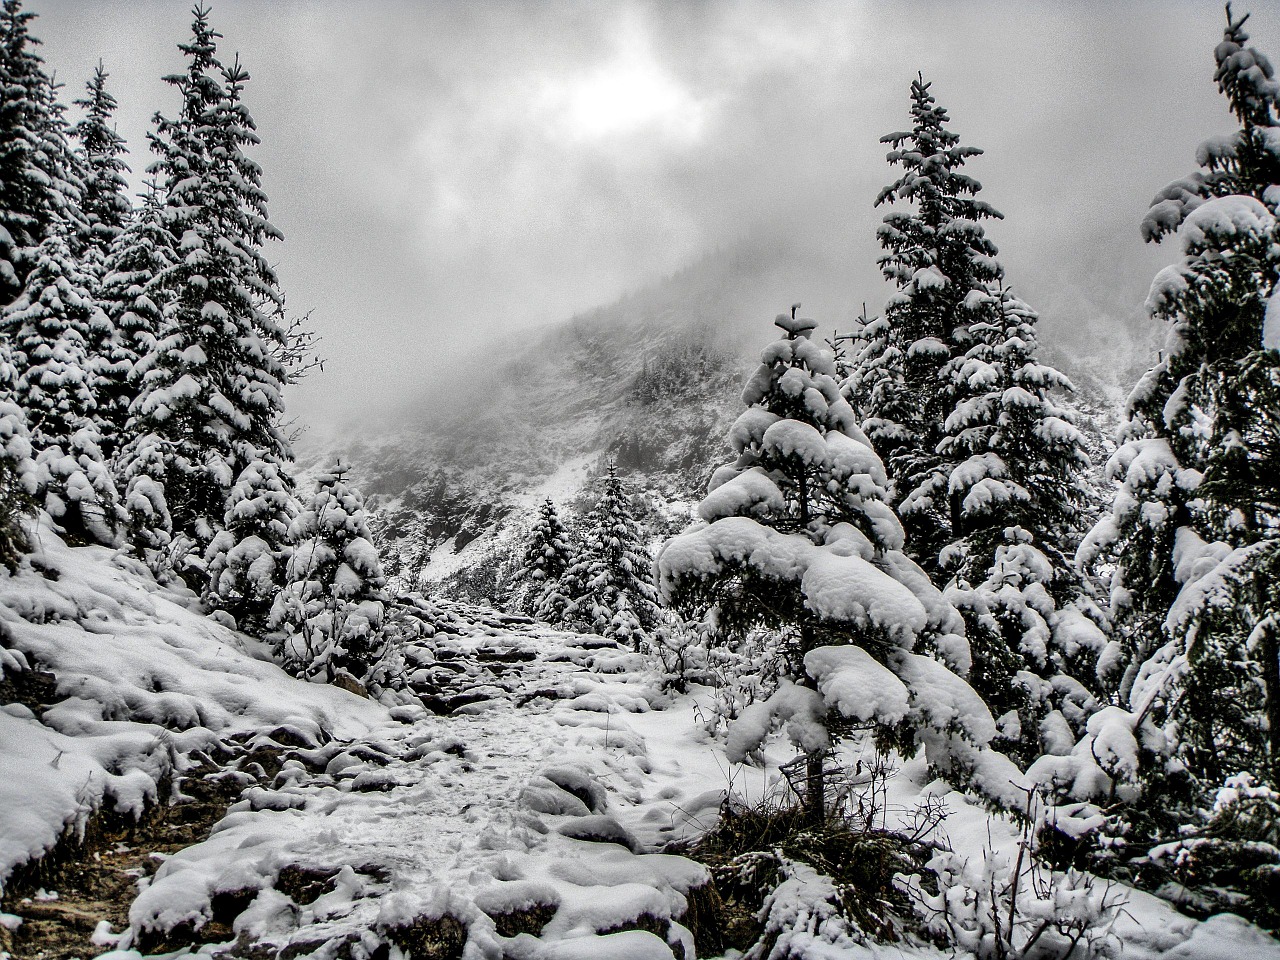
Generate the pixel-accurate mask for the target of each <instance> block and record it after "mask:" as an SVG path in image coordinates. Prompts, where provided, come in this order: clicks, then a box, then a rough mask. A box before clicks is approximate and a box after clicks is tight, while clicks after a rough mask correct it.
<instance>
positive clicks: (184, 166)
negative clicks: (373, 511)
mask: <svg viewBox="0 0 1280 960" xmlns="http://www.w3.org/2000/svg"><path fill="white" fill-rule="evenodd" d="M218 36H219V35H218V34H217V33H215V32H214V31H213V29H212V27H211V26H210V24H209V17H208V11H207V10H206V9H204V8H203V7H197V8H196V10H195V22H194V24H193V37H192V40H191V41H190V42H189V43H186V44H182V45H180V49H182V51H183V52H184V53H185V54H186V56H187V60H188V65H187V72H186V73H185V74H181V75H176V76H171V77H167V78H166V80H168V82H170V83H171V84H173V85H174V86H175V87H177V88H178V90H179V91H180V92H181V93H182V95H183V107H182V111H181V113H180V114H179V116H178V118H177V119H174V120H169V119H165V118H164V117H160V116H157V118H156V124H157V132H156V134H155V135H154V136H153V138H152V146H153V149H154V150H155V151H156V152H157V153H158V154H159V156H160V159H159V160H158V161H157V163H156V164H155V165H154V166H153V167H152V168H151V171H152V172H153V173H154V174H156V175H158V176H159V178H160V180H161V186H162V189H163V190H164V192H165V205H164V208H163V211H162V213H161V216H162V218H163V221H164V223H165V226H166V227H167V228H168V231H169V234H170V236H171V237H172V238H173V239H174V246H175V248H176V253H177V257H176V259H175V260H174V261H173V262H172V263H171V264H169V265H168V266H167V268H166V269H165V270H164V272H163V273H162V274H160V276H159V277H157V278H156V280H155V284H154V288H149V289H148V291H147V292H148V294H149V295H151V294H152V289H157V290H158V295H151V299H152V302H156V301H157V300H159V301H162V302H163V307H162V309H163V310H164V317H163V322H162V325H161V328H160V330H159V331H158V332H157V339H156V343H155V345H154V347H153V348H152V349H151V351H150V352H149V353H148V355H147V356H146V357H144V358H143V359H142V360H141V361H140V362H139V363H138V366H137V368H136V375H137V377H138V382H139V394H138V396H137V398H136V399H135V401H134V403H133V405H132V407H131V414H132V416H131V420H130V426H129V433H130V435H131V436H130V440H129V443H128V445H127V446H126V448H125V449H124V451H123V453H122V455H121V462H122V471H121V472H122V474H123V476H124V477H125V478H126V479H127V481H128V483H129V493H128V501H129V505H130V508H131V509H132V508H133V506H134V504H135V498H134V497H133V492H134V483H135V480H137V481H138V482H139V483H142V484H143V485H144V486H145V487H146V492H147V493H149V494H152V496H148V497H146V498H145V499H146V501H147V502H149V503H151V504H152V506H153V507H154V508H155V509H153V510H152V511H151V513H152V515H153V516H159V515H163V514H164V513H167V515H168V517H169V518H170V522H171V524H172V527H173V529H174V531H175V532H179V533H181V534H182V535H183V540H184V542H189V543H190V545H191V551H192V552H191V556H190V557H189V558H188V559H189V560H190V559H194V558H198V557H199V556H200V555H202V554H204V553H205V551H206V548H207V547H208V545H209V544H210V542H211V541H213V539H214V537H215V536H216V534H217V532H218V531H219V530H220V529H221V528H222V527H223V524H224V517H225V515H226V514H227V513H228V510H229V508H230V507H231V505H232V504H231V500H232V497H231V492H232V488H233V486H234V484H235V483H236V481H237V478H239V477H241V475H242V474H243V472H244V471H245V469H246V468H247V467H248V466H250V465H251V464H255V463H259V462H261V463H263V464H266V465H269V466H270V467H271V468H273V473H274V476H276V477H278V478H279V479H280V482H281V483H283V484H285V486H286V487H288V485H289V483H290V481H289V479H288V474H287V472H286V471H285V470H284V469H283V465H284V464H286V463H287V462H288V461H290V459H291V452H290V450H289V445H288V442H287V441H286V439H285V437H284V436H283V434H282V433H281V430H280V426H279V419H280V415H281V412H282V410H283V400H282V397H281V385H282V382H283V381H284V379H285V375H286V374H285V371H284V368H283V366H282V364H281V362H280V360H279V353H280V350H281V349H282V348H283V346H284V340H285V336H284V332H283V331H282V329H281V328H280V326H279V324H278V323H277V321H276V316H277V315H278V311H279V308H280V307H281V306H282V302H283V301H282V298H281V295H280V292H279V290H278V287H277V281H276V277H275V273H274V272H273V271H272V269H271V267H270V266H269V265H268V263H267V261H266V259H265V258H264V256H263V254H262V247H263V245H264V244H265V243H266V241H267V240H270V239H278V238H279V236H280V234H279V232H278V231H276V229H275V228H274V227H273V226H272V225H271V224H270V222H269V221H268V220H267V211H266V196H265V194H264V193H263V191H262V188H261V171H260V169H259V168H258V166H257V165H256V164H255V163H253V162H252V161H251V160H250V159H249V158H248V157H247V156H246V155H245V152H244V149H245V148H246V147H248V146H251V145H253V144H256V143H257V142H258V137H257V134H256V133H255V132H254V124H253V120H252V118H251V117H250V116H249V113H248V111H247V110H246V109H245V106H244V104H243V102H242V100H241V94H242V91H243V87H244V83H245V81H246V80H247V79H248V74H247V73H245V71H244V70H243V69H242V68H241V67H240V65H239V63H238V62H237V63H236V64H234V65H233V66H232V67H230V68H225V69H224V68H223V67H222V66H221V64H219V62H218V61H217V59H216V56H215V54H216V39H217V37H218ZM142 478H145V479H142ZM155 494H159V495H161V496H162V497H163V504H161V505H157V504H156V503H155V496H154V495H155ZM160 507H163V509H160ZM154 533H155V538H154V539H160V540H162V539H164V537H165V535H166V533H167V531H164V530H160V531H155V532H154ZM256 535H257V534H255V536H256ZM278 546H279V544H273V547H278ZM183 572H184V573H185V574H186V575H187V576H190V577H194V578H195V579H196V580H199V578H200V576H201V573H202V565H201V564H200V563H198V562H196V563H187V564H186V565H185V566H184V568H183Z"/></svg>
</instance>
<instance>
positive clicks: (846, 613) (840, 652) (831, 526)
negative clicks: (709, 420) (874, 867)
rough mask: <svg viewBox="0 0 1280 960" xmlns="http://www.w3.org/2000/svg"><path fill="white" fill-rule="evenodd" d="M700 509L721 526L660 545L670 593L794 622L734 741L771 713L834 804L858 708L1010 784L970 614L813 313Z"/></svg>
mask: <svg viewBox="0 0 1280 960" xmlns="http://www.w3.org/2000/svg"><path fill="white" fill-rule="evenodd" d="M777 325H778V326H779V327H780V328H781V329H782V331H783V333H784V336H783V338H782V339H780V340H777V341H776V342H774V343H772V344H771V345H770V346H769V347H767V348H766V349H765V351H764V353H763V356H762V357H761V365H760V367H759V369H758V370H757V371H756V373H755V374H754V375H753V376H752V377H751V379H750V380H749V381H748V383H747V386H746V388H745V389H744V391H743V401H744V402H745V403H746V404H747V410H746V411H745V412H744V413H743V414H742V415H741V416H740V417H739V418H738V420H737V422H736V423H735V424H734V426H733V428H732V430H731V431H730V434H729V441H730V444H731V445H732V447H733V449H734V450H735V451H736V452H737V459H736V460H735V461H734V462H733V463H732V464H730V465H726V466H723V467H721V468H720V469H718V470H717V471H716V472H715V474H714V475H713V476H712V478H711V485H710V492H709V493H708V495H707V497H706V498H705V499H704V500H703V501H702V503H701V505H700V506H699V508H698V512H699V515H700V517H701V518H702V520H704V521H705V526H702V527H700V528H697V529H694V530H692V531H690V532H688V533H684V534H681V535H679V536H676V537H673V538H672V539H670V540H668V541H667V542H666V543H665V544H664V545H663V547H662V550H661V552H660V553H659V555H658V560H657V571H658V577H659V588H660V596H661V599H662V601H663V602H664V603H667V604H669V605H671V606H673V607H675V608H676V609H677V610H678V611H680V612H681V613H683V614H685V615H687V616H691V617H697V618H700V619H702V620H703V621H704V622H707V623H709V624H714V625H715V626H716V627H717V628H718V629H719V630H721V631H722V632H723V633H724V634H725V635H726V636H727V637H728V638H729V639H732V638H734V637H742V636H743V635H745V633H746V631H748V630H750V629H752V628H760V627H763V628H767V629H772V630H778V631H781V632H782V634H783V637H784V644H785V652H786V659H787V666H788V673H789V678H788V680H786V681H785V682H784V683H783V684H782V685H781V686H780V688H779V689H778V691H777V692H776V693H774V694H773V695H772V696H771V697H770V698H769V699H767V700H765V701H763V702H760V703H756V704H753V705H751V706H750V707H748V708H747V709H746V710H745V711H743V713H742V715H741V716H740V717H739V719H738V720H737V721H735V723H734V725H733V726H732V727H731V729H730V733H729V752H730V756H731V757H732V758H733V759H735V760H743V759H745V758H747V757H748V756H749V755H750V754H751V753H752V752H753V751H754V750H755V749H757V748H758V747H759V745H760V744H761V742H762V741H763V739H764V737H765V736H766V734H767V733H768V731H769V729H770V727H771V724H772V723H773V722H774V721H775V720H776V721H782V722H784V723H786V724H787V729H788V732H789V733H790V735H791V738H792V741H793V742H794V743H796V745H797V746H799V747H800V749H801V750H803V751H804V753H805V754H806V756H807V764H806V766H807V787H806V790H805V792H806V794H807V796H806V798H805V801H806V805H807V808H808V812H809V815H810V816H811V817H812V818H814V819H815V820H820V819H822V818H823V817H824V816H825V780H824V762H825V759H826V758H827V756H828V754H829V753H830V751H831V749H832V743H833V740H834V739H835V738H836V737H838V736H839V735H840V733H841V731H843V730H845V729H847V728H848V726H849V725H850V724H851V723H855V724H863V725H869V726H871V727H872V728H873V729H874V730H875V732H876V734H877V742H878V743H879V744H880V745H881V746H882V747H888V746H890V745H896V746H898V747H899V748H901V749H902V750H903V751H904V752H906V753H908V754H910V753H914V752H915V751H916V749H918V748H919V747H921V746H923V747H924V749H925V751H926V753H927V757H928V760H929V762H930V764H931V765H932V766H933V767H934V769H936V770H937V771H938V772H939V773H942V774H946V775H950V776H952V777H953V778H954V779H955V780H957V781H960V782H970V781H971V782H973V783H975V784H976V785H977V786H979V787H980V788H982V789H983V790H985V791H987V792H988V795H989V796H992V797H995V798H1003V799H1004V800H1005V801H1006V802H1009V803H1016V797H1012V796H1008V795H1007V791H1008V788H1009V781H1010V780H1016V779H1017V777H1018V774H1017V771H1016V769H1014V768H1013V766H1012V765H1011V764H1010V763H1009V762H1008V761H1007V760H1006V759H1004V758H1003V757H1000V756H999V754H996V753H994V752H992V751H990V750H989V749H987V744H988V743H989V741H990V740H991V738H992V737H993V736H994V735H995V732H996V730H995V724H994V722H993V721H992V719H991V716H990V714H989V712H988V711H987V708H986V707H985V706H984V705H983V703H982V701H981V700H980V699H979V697H978V696H977V694H975V693H974V692H973V690H972V689H971V688H970V687H969V686H968V684H967V683H965V681H964V680H963V679H962V675H963V674H964V673H965V672H966V671H967V670H968V668H969V648H968V644H967V643H966V641H965V639H964V636H963V630H964V624H963V622H962V620H961V618H960V616H959V614H957V613H956V611H955V609H954V608H952V607H951V606H950V605H949V604H948V603H947V602H946V601H945V600H944V598H943V597H942V595H941V593H939V592H938V590H937V589H936V588H935V587H933V585H932V584H931V583H930V582H929V578H928V577H927V576H926V575H925V574H924V572H923V571H922V570H921V569H920V567H919V566H917V565H916V564H915V563H913V562H912V561H911V560H910V559H908V558H907V556H906V555H905V554H904V553H903V552H902V551H903V546H904V538H903V531H902V526H901V524H900V523H899V521H898V519H897V517H896V516H895V514H894V512H893V510H892V508H891V507H890V506H889V504H888V503H887V493H886V490H887V486H888V478H887V476H886V474H885V469H884V466H883V464H882V463H881V461H880V458H879V457H878V456H876V454H875V451H874V450H872V448H871V445H870V443H869V442H868V440H867V438H866V436H865V435H864V434H863V432H862V431H861V429H860V428H859V427H858V424H857V418H856V416H855V414H854V412H853V410H852V409H851V408H850V406H849V405H848V403H847V402H846V401H845V400H844V398H843V397H842V396H841V394H840V390H839V387H838V386H837V384H836V380H835V372H836V371H835V366H834V364H833V362H832V359H831V356H830V355H829V354H828V353H827V352H826V351H824V350H823V349H822V348H821V347H819V346H818V345H817V344H816V343H814V342H813V341H812V339H811V334H812V332H813V329H814V326H815V324H814V322H813V321H812V320H803V319H796V318H795V317H794V311H793V315H792V316H788V315H786V314H784V315H782V316H779V317H778V319H777Z"/></svg>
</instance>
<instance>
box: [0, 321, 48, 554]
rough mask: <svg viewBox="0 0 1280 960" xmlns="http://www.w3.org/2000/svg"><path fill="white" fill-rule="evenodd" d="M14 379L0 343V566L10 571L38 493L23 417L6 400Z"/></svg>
mask: <svg viewBox="0 0 1280 960" xmlns="http://www.w3.org/2000/svg"><path fill="white" fill-rule="evenodd" d="M17 377H18V372H17V370H16V369H14V366H13V363H12V362H10V360H9V357H8V344H7V342H6V340H4V339H0V566H4V567H7V568H8V569H9V570H11V571H12V570H13V569H14V568H15V567H16V566H17V563H18V559H19V557H21V556H22V554H23V553H25V552H26V550H27V547H28V546H29V543H28V540H27V531H26V523H27V521H28V520H29V518H30V517H31V515H32V514H33V513H34V512H35V505H36V499H35V498H36V494H37V493H38V492H39V480H38V471H37V468H36V463H35V460H34V459H32V450H31V437H30V433H29V431H28V429H27V418H26V414H25V413H24V412H23V410H22V408H21V407H20V406H18V404H17V403H16V402H15V401H14V400H12V399H10V398H11V397H12V396H13V384H14V381H16V380H17Z"/></svg>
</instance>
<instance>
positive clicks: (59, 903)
mask: <svg viewBox="0 0 1280 960" xmlns="http://www.w3.org/2000/svg"><path fill="white" fill-rule="evenodd" d="M288 752H289V751H288V749H287V748H285V747H282V746H280V745H278V744H275V743H270V742H266V743H264V742H262V741H261V740H259V741H257V743H256V745H255V746H254V747H253V748H247V747H246V746H245V744H244V743H237V742H229V743H226V744H223V745H222V746H221V747H220V748H219V749H218V750H215V751H212V754H213V755H212V756H202V760H201V762H199V763H198V764H197V765H196V766H194V767H192V768H190V769H188V770H186V771H185V772H184V773H183V774H182V775H181V776H179V777H178V778H177V780H176V783H175V784H174V788H175V789H174V790H173V795H174V796H176V797H177V798H178V799H177V801H176V802H174V803H172V804H170V805H168V806H153V807H152V808H151V809H149V810H148V811H147V812H146V813H145V814H144V815H143V816H142V818H141V819H140V820H134V819H133V818H132V817H130V816H124V815H121V814H118V813H116V812H114V811H111V810H103V811H100V812H99V813H98V814H97V815H95V816H94V817H93V818H92V819H91V820H90V821H89V823H88V825H87V826H86V827H85V831H84V835H83V837H77V836H76V834H75V832H74V831H71V830H68V831H67V833H66V834H64V836H63V838H62V839H61V840H60V841H59V842H58V844H57V845H56V846H55V847H54V848H53V849H52V850H51V851H49V853H47V854H46V855H45V856H44V857H42V858H40V859H39V860H36V861H33V862H29V863H26V864H23V865H22V866H20V867H18V868H17V869H16V870H15V871H14V872H13V874H12V875H11V876H10V878H9V882H8V883H7V884H6V886H5V896H4V898H3V900H0V910H3V911H5V912H8V913H12V914H16V915H17V916H19V917H22V919H23V923H22V925H21V926H20V927H18V929H17V930H16V931H13V933H12V934H11V935H10V937H9V939H10V940H11V944H10V945H8V946H6V947H5V949H7V950H9V952H11V953H12V954H13V955H14V956H15V957H21V958H22V960H73V958H87V957H96V956H97V955H99V954H101V953H104V952H106V951H107V950H108V949H110V948H109V947H107V946H95V945H94V944H92V943H91V942H90V937H91V936H92V935H93V932H94V930H95V929H96V928H97V926H98V924H99V923H100V922H102V921H106V922H107V923H109V924H110V925H111V929H112V931H113V932H116V933H119V932H120V931H122V930H123V929H124V928H125V926H126V925H127V923H128V916H129V907H130V905H131V904H132V903H133V900H134V898H135V897H136V896H137V885H138V880H139V879H141V878H142V877H147V876H151V875H152V874H154V873H155V871H156V870H157V869H159V866H160V864H161V863H163V862H164V860H165V859H166V858H167V857H168V856H171V855H173V854H174V853H177V852H178V851H179V850H182V849H184V848H185V847H189V846H191V845H192V844H194V843H198V842H200V841H201V840H203V839H205V838H206V837H207V836H208V835H209V830H210V828H212V826H213V825H214V824H215V823H217V822H218V821H219V820H221V819H222V817H223V816H224V815H225V814H226V811H227V807H228V806H230V805H231V804H232V803H234V802H235V801H236V800H237V799H238V798H239V796H240V793H241V792H242V791H243V789H244V788H245V787H246V786H249V785H252V784H255V783H261V782H270V777H273V776H274V775H275V772H278V771H279V769H280V765H281V763H283V761H284V759H285V757H286V755H287V754H288ZM164 790H165V791H166V792H167V791H168V790H169V787H165V788H164ZM40 889H44V890H48V891H56V892H57V899H56V900H49V899H36V892H37V891H38V890H40ZM249 899H250V900H251V899H252V892H250V896H249ZM242 900H243V898H242V897H239V898H238V897H237V896H236V895H235V894H229V895H226V896H223V897H222V898H221V899H218V900H216V901H215V914H216V915H215V917H214V920H213V921H211V922H210V923H209V924H206V925H205V927H204V928H201V930H199V931H195V930H189V931H183V930H175V931H171V932H170V933H168V934H166V935H164V936H163V937H161V936H159V935H157V936H156V937H155V938H154V939H153V940H151V941H148V942H146V943H143V944H139V945H138V946H139V948H140V949H143V950H144V951H150V950H152V949H160V948H164V949H166V950H173V949H177V948H178V947H182V946H186V945H188V944H194V943H218V942H221V941H223V940H228V939H230V938H231V927H230V923H231V921H232V920H234V919H235V917H236V916H238V915H239V913H240V911H241V910H243V909H244V907H245V906H247V905H248V901H247V900H244V901H243V902H242ZM144 939H145V938H144Z"/></svg>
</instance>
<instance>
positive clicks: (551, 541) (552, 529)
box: [515, 497, 571, 615]
mask: <svg viewBox="0 0 1280 960" xmlns="http://www.w3.org/2000/svg"><path fill="white" fill-rule="evenodd" d="M570 560H571V557H570V553H569V535H568V533H567V532H566V531H565V529H564V525H563V524H562V523H561V522H560V517H559V515H558V514H557V513H556V505H555V504H554V503H552V502H551V498H550V497H548V498H547V499H546V501H545V502H544V503H543V504H542V507H541V508H540V509H539V511H538V521H537V522H536V523H535V524H534V525H533V529H532V530H530V531H529V539H528V541H527V543H526V544H525V548H524V556H523V557H522V558H521V563H520V568H519V573H518V577H517V585H516V589H517V596H516V603H515V606H516V609H518V610H521V611H522V612H524V613H530V614H535V615H536V614H537V612H538V609H539V607H540V605H541V603H542V600H543V598H544V597H545V596H547V595H548V594H549V592H552V593H553V592H555V591H557V590H558V588H559V585H560V578H561V577H563V576H564V573H565V571H566V570H568V569H569V563H570Z"/></svg>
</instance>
